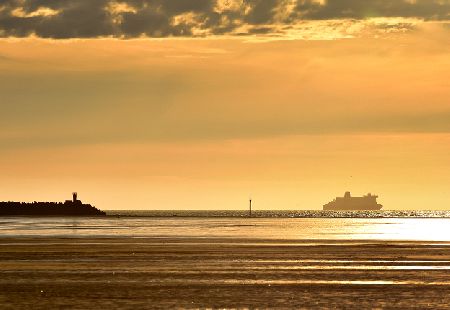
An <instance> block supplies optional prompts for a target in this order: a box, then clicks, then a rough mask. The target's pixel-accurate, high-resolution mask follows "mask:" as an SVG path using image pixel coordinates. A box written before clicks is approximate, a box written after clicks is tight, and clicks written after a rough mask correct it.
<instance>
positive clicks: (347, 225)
mask: <svg viewBox="0 0 450 310" xmlns="http://www.w3.org/2000/svg"><path fill="white" fill-rule="evenodd" d="M106 213H107V216H105V217H20V216H18V217H0V234H1V236H2V237H8V236H9V237H20V236H41V237H52V236H53V237H75V238H77V237H79V238H82V237H134V238H139V237H140V238H142V237H152V238H247V239H270V240H276V239H279V240H281V239H283V240H286V239H288V240H305V239H321V240H346V239H349V240H365V239H368V240H411V241H414V240H420V241H450V211H318V210H297V211H292V210H288V211H286V210H284V211H279V210H277V211H256V212H253V213H252V216H251V217H250V216H249V213H248V212H247V211H241V210H231V211H230V210H222V211H220V210H215V211H204V210H203V211H200V210H176V211H175V210H172V211H167V210H159V211H158V210H109V211H106Z"/></svg>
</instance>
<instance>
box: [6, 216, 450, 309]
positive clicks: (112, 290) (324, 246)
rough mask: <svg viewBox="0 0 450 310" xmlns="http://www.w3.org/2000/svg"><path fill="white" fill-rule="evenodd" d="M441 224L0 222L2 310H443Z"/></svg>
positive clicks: (445, 275)
mask: <svg viewBox="0 0 450 310" xmlns="http://www.w3.org/2000/svg"><path fill="white" fill-rule="evenodd" d="M442 214H443V213H435V212H428V213H426V215H425V216H426V217H419V215H418V213H414V212H410V213H407V215H404V216H403V217H399V216H400V214H399V213H398V212H397V213H395V212H391V213H386V212H372V213H358V212H357V213H351V214H348V213H346V214H344V213H339V214H337V213H336V214H331V215H330V214H328V215H327V217H325V215H326V213H324V212H317V211H316V212H313V211H299V212H284V211H282V212H269V211H267V212H265V213H261V212H258V213H257V214H256V215H257V217H254V218H246V217H244V215H245V213H244V212H235V211H227V212H222V211H213V212H205V211H202V212H200V211H195V212H194V211H176V212H173V211H151V212H136V211H121V212H117V211H115V212H112V211H111V212H109V216H106V217H98V218H94V217H79V218H67V217H66V218H64V217H47V218H37V217H0V237H3V238H0V308H2V307H3V308H6V309H20V308H23V309H59V308H70V309H96V308H101V307H105V306H107V307H108V308H110V309H146V308H152V309H177V308H180V309H205V308H209V309H215V308H222V309H223V308H232V309H258V308H259V309H299V308H303V309H317V308H321V309H329V308H333V309H342V308H345V309H383V308H386V309H409V308H418V309H448V305H449V304H450V272H449V271H450V243H448V242H447V241H450V218H445V216H447V214H444V215H442ZM174 215H176V216H174ZM344 215H346V216H347V217H343V216H344ZM349 216H351V217H349ZM438 216H441V217H438ZM15 237H18V238H15ZM32 237H38V238H32ZM46 237H48V238H46ZM54 237H67V238H54ZM355 240H356V241H355ZM358 240H364V241H358Z"/></svg>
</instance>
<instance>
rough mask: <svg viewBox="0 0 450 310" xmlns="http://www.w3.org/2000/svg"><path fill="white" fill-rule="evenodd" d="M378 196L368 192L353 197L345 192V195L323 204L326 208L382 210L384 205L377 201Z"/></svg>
mask: <svg viewBox="0 0 450 310" xmlns="http://www.w3.org/2000/svg"><path fill="white" fill-rule="evenodd" d="M377 198H378V196H376V195H372V194H370V193H369V194H367V195H365V196H362V197H352V196H351V194H350V192H345V194H344V197H336V198H335V199H334V200H333V201H330V202H329V203H327V204H325V205H323V209H324V210H380V209H381V208H382V207H383V206H382V205H380V204H379V203H377Z"/></svg>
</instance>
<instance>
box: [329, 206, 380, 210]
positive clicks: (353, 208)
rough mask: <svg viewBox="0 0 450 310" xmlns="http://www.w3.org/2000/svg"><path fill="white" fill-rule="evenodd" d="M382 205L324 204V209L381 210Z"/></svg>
mask: <svg viewBox="0 0 450 310" xmlns="http://www.w3.org/2000/svg"><path fill="white" fill-rule="evenodd" d="M382 207H383V206H382V205H376V206H342V207H336V206H323V210H326V211H378V210H381V208H382Z"/></svg>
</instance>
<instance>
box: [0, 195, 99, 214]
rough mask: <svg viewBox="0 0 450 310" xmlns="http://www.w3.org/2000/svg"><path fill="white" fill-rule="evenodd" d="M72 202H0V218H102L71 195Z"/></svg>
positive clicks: (93, 209)
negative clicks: (26, 216)
mask: <svg viewBox="0 0 450 310" xmlns="http://www.w3.org/2000/svg"><path fill="white" fill-rule="evenodd" d="M72 195H73V199H72V200H66V201H65V202H64V203H62V202H36V201H35V202H16V201H2V202H0V216H7V215H9V216H11V215H28V216H57V215H62V216H103V215H106V213H105V212H103V211H101V210H99V209H97V208H95V207H93V206H91V205H90V204H84V203H82V202H81V200H78V199H77V193H75V192H74V193H73V194H72Z"/></svg>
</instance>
